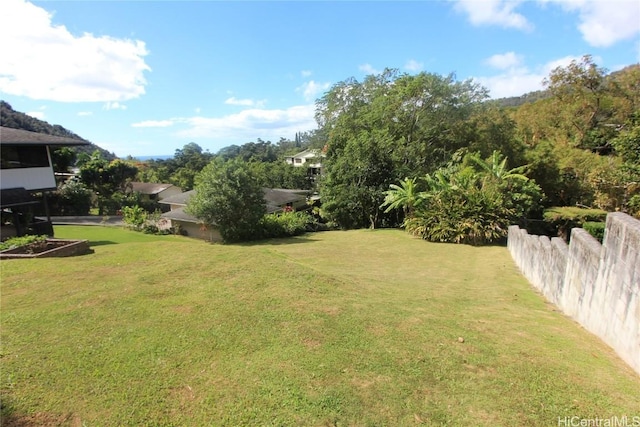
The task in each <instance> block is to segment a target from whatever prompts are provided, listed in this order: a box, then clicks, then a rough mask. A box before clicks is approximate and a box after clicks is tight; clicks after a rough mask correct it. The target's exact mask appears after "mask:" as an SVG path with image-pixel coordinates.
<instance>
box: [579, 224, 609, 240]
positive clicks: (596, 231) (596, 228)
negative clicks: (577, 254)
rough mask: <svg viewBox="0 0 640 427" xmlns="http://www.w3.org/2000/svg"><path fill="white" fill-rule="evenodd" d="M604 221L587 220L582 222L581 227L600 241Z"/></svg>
mask: <svg viewBox="0 0 640 427" xmlns="http://www.w3.org/2000/svg"><path fill="white" fill-rule="evenodd" d="M605 226H606V223H605V222H594V221H587V222H585V223H584V224H582V228H584V229H585V231H586V232H587V233H589V234H591V235H592V236H593V237H595V238H596V239H597V240H598V241H599V242H600V243H602V239H604V229H605Z"/></svg>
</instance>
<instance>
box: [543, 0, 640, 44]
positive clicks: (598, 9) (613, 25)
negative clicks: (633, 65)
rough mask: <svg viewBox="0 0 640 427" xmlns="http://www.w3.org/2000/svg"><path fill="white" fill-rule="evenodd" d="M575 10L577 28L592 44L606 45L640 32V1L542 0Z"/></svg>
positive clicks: (565, 8)
mask: <svg viewBox="0 0 640 427" xmlns="http://www.w3.org/2000/svg"><path fill="white" fill-rule="evenodd" d="M542 1H544V2H549V3H556V4H558V5H559V6H560V7H561V8H562V9H564V10H565V11H567V12H577V13H578V15H579V19H580V23H579V24H578V29H579V30H580V32H581V33H582V37H583V38H584V40H585V41H586V42H587V43H589V44H590V45H591V46H594V47H609V46H612V45H614V44H615V43H617V42H619V41H622V40H628V39H631V38H633V37H634V36H636V35H638V34H640V2H638V1H637V0H616V1H610V0H609V1H605V0H571V1H568V0H542Z"/></svg>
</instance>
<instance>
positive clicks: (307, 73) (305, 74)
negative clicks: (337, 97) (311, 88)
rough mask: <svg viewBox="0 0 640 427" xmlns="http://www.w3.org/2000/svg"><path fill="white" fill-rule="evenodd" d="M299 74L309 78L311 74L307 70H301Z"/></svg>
mask: <svg viewBox="0 0 640 427" xmlns="http://www.w3.org/2000/svg"><path fill="white" fill-rule="evenodd" d="M300 74H302V77H310V76H311V74H312V73H311V71H309V70H302V71H301V72H300Z"/></svg>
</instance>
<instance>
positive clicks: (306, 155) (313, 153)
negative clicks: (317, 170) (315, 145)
mask: <svg viewBox="0 0 640 427" xmlns="http://www.w3.org/2000/svg"><path fill="white" fill-rule="evenodd" d="M287 157H288V158H291V159H310V158H314V157H324V154H322V153H321V152H320V150H316V149H307V150H304V151H301V152H299V153H297V154H294V155H293V156H287Z"/></svg>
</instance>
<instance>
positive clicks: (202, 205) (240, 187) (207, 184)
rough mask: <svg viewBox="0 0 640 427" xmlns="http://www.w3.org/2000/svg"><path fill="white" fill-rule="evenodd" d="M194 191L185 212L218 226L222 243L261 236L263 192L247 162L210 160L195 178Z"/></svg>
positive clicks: (264, 209)
mask: <svg viewBox="0 0 640 427" xmlns="http://www.w3.org/2000/svg"><path fill="white" fill-rule="evenodd" d="M195 190H196V194H195V195H194V196H193V197H192V198H191V199H190V200H189V204H188V205H187V211H188V212H189V213H190V214H191V215H194V216H195V217H196V218H198V219H200V220H202V221H203V222H204V223H205V224H207V225H215V226H217V227H218V230H219V231H220V235H221V236H222V238H223V240H224V241H225V242H236V241H241V240H252V239H255V238H256V237H257V236H259V235H260V221H261V219H262V217H263V216H264V214H265V213H266V205H265V201H264V190H263V189H262V186H261V185H260V183H259V181H258V179H257V177H256V176H255V175H254V173H253V172H252V170H251V169H250V168H249V167H248V166H247V163H246V162H243V161H242V160H239V159H234V160H228V161H224V160H223V159H221V158H217V159H215V160H213V161H212V162H211V163H209V164H208V165H207V166H206V167H205V168H204V169H203V170H202V172H200V173H199V174H198V175H197V176H196V187H195Z"/></svg>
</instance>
